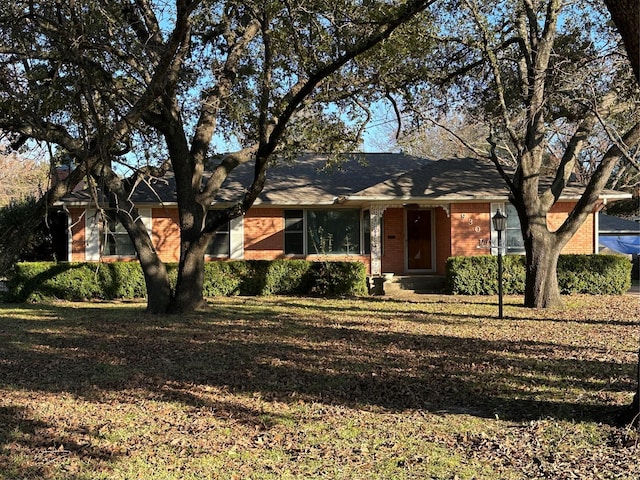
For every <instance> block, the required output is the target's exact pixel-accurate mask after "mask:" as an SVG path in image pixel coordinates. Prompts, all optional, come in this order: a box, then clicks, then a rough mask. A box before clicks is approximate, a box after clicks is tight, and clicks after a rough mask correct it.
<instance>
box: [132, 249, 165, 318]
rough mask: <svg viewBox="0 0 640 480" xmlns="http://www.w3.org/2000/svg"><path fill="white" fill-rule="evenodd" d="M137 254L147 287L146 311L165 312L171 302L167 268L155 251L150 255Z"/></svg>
mask: <svg viewBox="0 0 640 480" xmlns="http://www.w3.org/2000/svg"><path fill="white" fill-rule="evenodd" d="M138 255H139V259H140V267H141V268H142V272H143V274H144V281H145V285H146V287H147V312H148V313H167V312H168V311H169V306H170V304H171V286H170V285H169V275H168V274H167V269H166V268H165V266H164V263H162V261H160V259H159V258H158V256H157V255H156V254H155V252H153V254H152V255H148V254H144V253H139V254H138Z"/></svg>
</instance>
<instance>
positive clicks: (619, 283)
mask: <svg viewBox="0 0 640 480" xmlns="http://www.w3.org/2000/svg"><path fill="white" fill-rule="evenodd" d="M631 267H632V265H631V262H629V260H628V259H627V258H626V257H623V256H620V255H560V258H559V259H558V285H559V287H560V291H561V292H562V293H564V294H571V293H587V294H592V295H616V294H617V295H619V294H622V293H624V292H626V291H627V290H629V288H630V287H631ZM497 272H498V259H497V257H496V256H492V255H480V256H473V257H450V258H449V259H448V260H447V289H448V291H449V293H454V294H462V295H495V294H496V293H497V292H498V273H497ZM502 278H503V283H502V285H503V290H504V293H505V294H523V293H524V285H525V258H524V256H522V255H506V256H504V257H503V274H502Z"/></svg>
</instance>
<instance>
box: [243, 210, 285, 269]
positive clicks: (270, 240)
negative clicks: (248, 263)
mask: <svg viewBox="0 0 640 480" xmlns="http://www.w3.org/2000/svg"><path fill="white" fill-rule="evenodd" d="M283 252H284V210H283V209H282V208H252V209H251V210H249V211H248V212H247V214H246V215H245V217H244V258H245V259H247V260H274V259H276V258H282V257H284V253H283Z"/></svg>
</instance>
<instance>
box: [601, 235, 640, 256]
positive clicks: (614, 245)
mask: <svg viewBox="0 0 640 480" xmlns="http://www.w3.org/2000/svg"><path fill="white" fill-rule="evenodd" d="M598 240H599V242H600V245H604V246H605V247H608V248H610V249H611V250H614V251H616V252H618V253H626V254H633V253H635V254H636V255H638V254H640V236H638V235H619V236H613V235H612V236H609V235H606V236H604V235H601V236H600V238H599V239H598Z"/></svg>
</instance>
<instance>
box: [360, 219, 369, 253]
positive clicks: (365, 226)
mask: <svg viewBox="0 0 640 480" xmlns="http://www.w3.org/2000/svg"><path fill="white" fill-rule="evenodd" d="M362 243H363V251H362V253H364V254H369V253H371V213H370V212H369V210H365V211H364V212H363V213H362Z"/></svg>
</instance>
